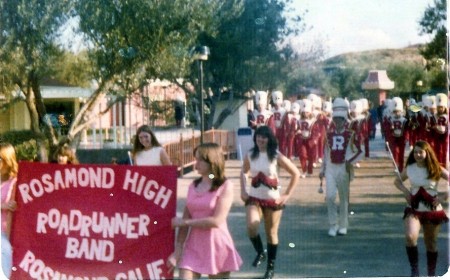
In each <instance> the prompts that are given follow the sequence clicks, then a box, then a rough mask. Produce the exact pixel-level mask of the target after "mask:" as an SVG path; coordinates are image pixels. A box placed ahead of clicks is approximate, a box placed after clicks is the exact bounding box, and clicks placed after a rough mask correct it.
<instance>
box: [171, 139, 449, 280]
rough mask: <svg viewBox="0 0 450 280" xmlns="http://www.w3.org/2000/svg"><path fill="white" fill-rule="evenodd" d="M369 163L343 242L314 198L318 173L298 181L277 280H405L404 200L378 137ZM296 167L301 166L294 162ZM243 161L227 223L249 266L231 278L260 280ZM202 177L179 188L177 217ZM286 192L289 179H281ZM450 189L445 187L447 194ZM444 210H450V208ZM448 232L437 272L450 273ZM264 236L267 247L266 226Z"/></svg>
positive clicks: (358, 180)
mask: <svg viewBox="0 0 450 280" xmlns="http://www.w3.org/2000/svg"><path fill="white" fill-rule="evenodd" d="M371 147H372V151H371V157H370V158H369V159H365V160H364V161H362V162H361V168H359V169H356V170H355V176H356V177H355V180H354V181H353V182H352V183H351V195H350V211H351V213H353V214H352V215H351V216H350V219H349V223H350V225H349V229H348V234H347V235H346V236H337V237H334V238H333V237H329V236H328V235H327V232H328V224H327V215H326V206H325V200H324V194H319V193H318V192H317V190H318V186H319V179H318V177H317V174H318V169H315V170H314V176H313V177H311V178H306V179H301V180H300V183H299V185H298V187H297V189H296V191H295V192H294V195H293V197H292V198H291V199H290V201H289V202H288V206H287V207H286V209H285V210H284V213H283V217H282V222H281V226H280V232H279V237H280V245H279V250H278V256H277V262H276V272H275V277H276V278H329V277H335V278H341V277H363V278H365V277H407V276H409V264H408V261H407V257H406V253H405V246H404V236H403V223H402V214H403V208H404V206H405V202H404V199H403V198H402V196H401V194H400V193H399V191H397V189H396V188H395V187H394V186H393V184H392V182H393V180H394V172H393V165H392V163H391V162H390V160H389V159H388V158H387V152H386V151H385V149H384V142H383V140H382V139H381V138H377V139H376V140H374V141H372V142H371ZM295 163H296V164H297V166H298V165H299V163H298V160H297V161H295ZM239 171H240V162H239V161H238V160H229V161H227V163H226V173H227V175H228V177H229V178H231V180H233V182H234V185H235V189H236V192H235V201H234V205H233V207H232V210H231V213H230V216H229V219H228V223H229V226H230V231H231V233H232V235H233V237H234V240H235V244H236V247H237V249H238V251H239V253H240V255H241V257H242V259H243V260H244V264H243V266H242V267H241V270H240V271H239V272H236V273H233V274H232V277H233V278H261V277H262V276H263V274H264V271H265V266H264V265H263V266H261V267H260V268H257V269H256V268H253V267H251V262H252V260H253V258H254V256H255V253H254V250H253V248H252V246H251V243H250V241H249V240H248V238H247V236H246V228H245V209H244V206H243V203H242V201H241V200H240V198H239ZM196 177H197V173H196V172H195V171H193V172H190V173H188V174H185V175H184V176H183V178H180V179H179V181H178V186H179V188H178V199H179V200H178V201H179V204H178V206H177V207H178V211H179V212H181V211H182V209H183V207H184V205H185V196H186V190H187V186H188V184H189V183H190V182H191V181H192V180H193V179H194V178H196ZM281 177H282V182H284V184H283V183H282V185H286V181H287V178H288V177H287V173H286V172H283V171H282V173H281ZM445 187H446V182H441V184H440V189H441V190H444V189H445ZM446 206H447V205H446ZM448 232H449V231H448V225H444V226H443V227H442V229H441V233H440V235H439V245H438V246H439V248H440V251H439V258H438V265H437V270H436V273H437V275H444V274H446V273H447V272H448V269H449V238H448ZM261 234H262V237H263V238H264V240H265V235H264V231H263V227H261ZM419 254H420V259H419V262H420V273H421V275H422V276H425V275H426V258H425V249H424V246H423V240H422V238H421V239H420V240H419Z"/></svg>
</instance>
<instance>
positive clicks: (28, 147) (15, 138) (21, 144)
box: [0, 130, 48, 161]
mask: <svg viewBox="0 0 450 280" xmlns="http://www.w3.org/2000/svg"><path fill="white" fill-rule="evenodd" d="M36 139H43V140H44V136H43V135H42V134H39V133H35V132H33V131H31V130H12V131H8V132H5V133H2V134H0V142H8V143H11V144H12V145H13V146H14V148H15V149H16V154H17V160H28V161H34V160H36V159H37V154H38V146H37V142H36ZM46 143H47V141H46ZM47 146H48V145H47ZM47 148H48V147H47Z"/></svg>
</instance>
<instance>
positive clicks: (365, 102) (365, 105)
mask: <svg viewBox="0 0 450 280" xmlns="http://www.w3.org/2000/svg"><path fill="white" fill-rule="evenodd" d="M360 102H361V104H362V109H363V112H364V111H367V110H369V109H370V108H369V100H367V98H361V99H360Z"/></svg>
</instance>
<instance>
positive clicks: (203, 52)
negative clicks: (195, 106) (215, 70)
mask: <svg viewBox="0 0 450 280" xmlns="http://www.w3.org/2000/svg"><path fill="white" fill-rule="evenodd" d="M209 54H210V52H209V48H208V47H207V46H198V47H195V48H194V51H193V58H194V60H197V61H198V65H199V66H198V67H199V74H200V92H199V98H200V143H201V144H203V133H204V132H205V108H204V98H203V61H206V60H208V56H209Z"/></svg>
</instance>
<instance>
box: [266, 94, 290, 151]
mask: <svg viewBox="0 0 450 280" xmlns="http://www.w3.org/2000/svg"><path fill="white" fill-rule="evenodd" d="M272 102H273V109H272V115H271V116H270V117H269V119H268V120H267V126H268V127H270V128H271V129H272V131H273V133H274V134H275V137H276V138H277V140H278V147H279V149H280V151H281V153H283V154H284V155H285V154H286V151H285V150H286V143H285V142H286V141H285V139H286V137H285V133H284V131H283V128H284V127H283V126H282V121H283V119H284V117H285V115H286V109H285V108H284V107H283V106H282V104H283V93H282V92H281V91H279V90H277V91H273V92H272Z"/></svg>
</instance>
